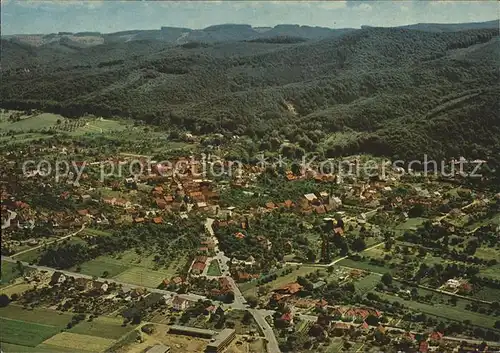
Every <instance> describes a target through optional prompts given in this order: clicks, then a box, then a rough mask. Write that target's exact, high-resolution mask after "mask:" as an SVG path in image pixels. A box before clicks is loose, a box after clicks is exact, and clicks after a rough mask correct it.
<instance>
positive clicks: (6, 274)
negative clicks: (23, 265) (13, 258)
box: [0, 261, 21, 286]
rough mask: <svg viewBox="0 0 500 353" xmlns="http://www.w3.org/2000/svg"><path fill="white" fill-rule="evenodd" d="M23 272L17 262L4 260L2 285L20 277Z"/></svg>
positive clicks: (0, 283) (0, 282)
mask: <svg viewBox="0 0 500 353" xmlns="http://www.w3.org/2000/svg"><path fill="white" fill-rule="evenodd" d="M20 275H21V274H20V272H19V271H18V270H17V264H15V263H12V262H7V261H2V277H1V281H0V285H2V286H3V285H6V284H8V283H10V281H12V280H13V279H15V278H17V277H19V276H20Z"/></svg>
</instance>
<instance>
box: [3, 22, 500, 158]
mask: <svg viewBox="0 0 500 353" xmlns="http://www.w3.org/2000/svg"><path fill="white" fill-rule="evenodd" d="M490 27H493V28H488V26H483V25H480V24H471V25H470V26H464V27H439V25H428V26H425V25H423V24H422V25H415V26H413V27H411V26H410V27H408V28H372V27H367V28H363V29H360V30H345V31H342V32H341V33H339V32H335V33H334V32H332V33H331V35H330V36H328V35H327V32H326V31H325V30H324V29H321V28H308V29H307V30H308V32H307V33H309V34H310V33H313V32H311V31H313V30H314V31H316V32H317V35H316V36H315V37H314V38H312V39H311V36H309V37H307V36H305V35H303V34H304V33H305V32H304V30H303V29H301V27H298V29H297V27H292V29H293V30H289V31H286V30H285V29H286V26H285V27H281V28H280V27H279V26H276V27H275V28H274V29H273V31H274V32H276V33H275V36H274V37H273V36H270V35H269V34H268V35H267V36H262V37H260V38H257V39H255V38H252V37H251V36H250V35H248V36H246V35H242V38H243V39H242V40H237V41H235V40H231V38H232V37H231V36H229V35H228V37H227V38H226V37H224V36H223V35H224V34H229V33H232V32H231V31H232V30H235V29H234V28H233V27H231V26H229V27H224V26H222V27H218V26H213V27H210V28H209V29H205V30H204V31H205V32H206V33H216V34H217V35H220V36H221V37H220V38H226V39H224V40H221V41H213V40H207V41H204V36H205V35H203V36H201V35H200V36H199V38H198V37H194V38H195V39H196V41H193V42H191V43H183V44H180V45H176V44H175V43H172V42H168V41H161V40H134V41H130V42H126V43H124V42H118V41H116V42H113V41H107V42H106V43H104V44H102V45H96V46H92V47H86V48H81V47H78V46H70V45H65V44H64V43H61V42H57V43H50V44H47V45H43V46H39V47H34V46H30V45H27V44H23V43H20V42H19V41H15V40H12V39H2V68H1V70H2V86H1V88H0V97H1V98H0V99H1V100H0V104H1V106H2V107H3V108H15V109H28V108H37V109H42V110H45V111H52V112H57V113H61V114H63V115H65V116H69V117H78V116H82V115H84V114H85V113H92V114H96V115H103V116H120V117H130V118H133V119H140V120H144V121H146V122H148V123H150V124H154V125H157V126H159V127H164V128H166V129H176V130H178V131H189V132H191V133H194V134H206V133H211V132H221V133H224V134H238V135H246V136H248V137H250V138H251V139H252V140H253V141H254V142H258V143H259V144H260V146H262V147H263V148H265V147H266V146H270V145H273V139H277V140H278V141H284V140H285V139H286V140H288V141H289V142H291V143H292V144H295V145H296V146H297V147H298V148H301V149H303V150H304V151H305V152H312V153H320V154H322V155H323V156H325V157H335V156H339V155H346V154H352V153H357V152H367V153H372V154H376V155H387V156H390V157H397V158H407V159H408V158H415V157H420V158H421V156H422V155H423V154H424V153H426V154H428V155H431V156H432V157H433V158H441V157H445V156H447V157H450V156H453V157H458V156H460V155H463V156H468V157H473V158H485V157H488V156H492V155H495V154H496V155H498V152H500V118H499V115H498V114H499V113H498V112H499V108H500V107H499V104H498V97H499V93H500V88H499V78H500V77H499V71H498V67H499V64H500V46H499V45H500V39H499V30H498V23H496V27H495V26H491V25H490ZM238 28H240V27H238ZM469 28H471V29H469ZM166 30H167V29H164V30H163V31H166ZM238 30H242V31H244V33H247V32H248V33H249V31H251V30H252V31H253V29H252V28H251V27H245V26H243V27H241V28H240V29H238ZM167 32H168V31H167ZM205 32H204V33H205ZM274 32H273V33H274ZM316 32H314V33H316ZM169 33H170V32H169ZM207 35H208V34H207ZM217 38H219V37H217Z"/></svg>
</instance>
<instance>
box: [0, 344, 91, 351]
mask: <svg viewBox="0 0 500 353" xmlns="http://www.w3.org/2000/svg"><path fill="white" fill-rule="evenodd" d="M0 347H1V348H2V351H3V352H4V353H88V352H87V351H79V350H76V349H74V348H63V347H56V346H51V345H48V344H44V343H41V344H39V345H37V346H36V347H28V346H21V345H17V344H11V343H5V342H1V343H0Z"/></svg>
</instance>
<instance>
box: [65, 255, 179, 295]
mask: <svg viewBox="0 0 500 353" xmlns="http://www.w3.org/2000/svg"><path fill="white" fill-rule="evenodd" d="M183 261H184V258H182V257H181V258H179V259H178V260H177V261H173V262H172V263H171V264H169V266H168V267H167V268H164V267H161V268H158V269H155V266H156V264H155V262H154V255H152V254H151V255H149V256H147V255H145V254H141V255H138V254H137V253H136V252H135V251H125V252H123V253H120V254H118V255H114V256H99V257H97V258H96V259H93V260H90V261H87V262H85V263H83V264H81V265H80V272H81V273H83V274H86V275H90V276H97V277H102V276H103V273H104V271H107V272H108V278H111V277H112V278H114V279H116V280H118V281H122V282H125V283H130V284H135V285H142V286H148V287H149V286H152V287H156V286H158V285H159V284H160V282H161V281H162V280H163V279H165V278H170V277H172V276H175V275H176V274H177V268H179V267H182V265H183V264H184V263H183ZM75 269H76V266H75V267H74V268H72V271H75Z"/></svg>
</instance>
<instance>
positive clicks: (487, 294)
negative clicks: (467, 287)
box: [473, 287, 500, 302]
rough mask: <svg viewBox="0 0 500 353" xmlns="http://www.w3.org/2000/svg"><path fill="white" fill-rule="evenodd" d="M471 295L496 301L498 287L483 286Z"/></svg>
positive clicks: (498, 292) (499, 292) (498, 291)
mask: <svg viewBox="0 0 500 353" xmlns="http://www.w3.org/2000/svg"><path fill="white" fill-rule="evenodd" d="M473 297H474V298H476V299H480V300H486V301H490V302H494V301H498V298H500V289H496V288H489V287H483V288H481V289H480V290H478V291H477V292H476V293H474V294H473Z"/></svg>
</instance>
